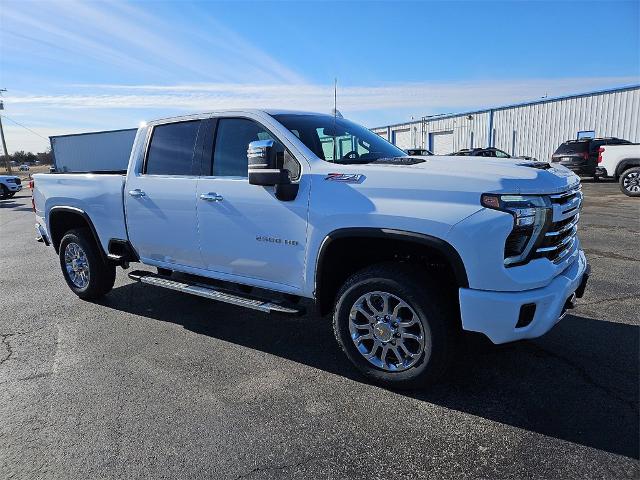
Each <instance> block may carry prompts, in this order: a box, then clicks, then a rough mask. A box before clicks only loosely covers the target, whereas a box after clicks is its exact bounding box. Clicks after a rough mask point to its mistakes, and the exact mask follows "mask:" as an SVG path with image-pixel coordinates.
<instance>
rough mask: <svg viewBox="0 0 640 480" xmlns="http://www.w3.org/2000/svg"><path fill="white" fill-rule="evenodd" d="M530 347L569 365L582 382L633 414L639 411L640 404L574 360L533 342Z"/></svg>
mask: <svg viewBox="0 0 640 480" xmlns="http://www.w3.org/2000/svg"><path fill="white" fill-rule="evenodd" d="M529 345H531V346H532V347H534V348H535V349H537V350H538V351H540V352H542V353H544V354H547V355H549V356H550V357H553V358H555V359H557V360H560V361H561V362H563V363H565V364H567V365H569V366H570V367H572V368H573V369H574V370H576V371H577V372H578V373H579V374H580V376H581V377H582V380H583V381H584V382H585V383H587V384H588V385H591V386H592V387H595V388H597V389H598V390H601V391H603V392H604V393H606V394H607V395H609V396H610V397H612V398H614V399H616V400H618V401H619V402H620V403H622V404H624V405H626V406H627V407H629V408H630V409H631V410H632V411H633V412H636V411H637V410H638V403H637V402H635V401H634V400H632V399H628V398H625V397H623V396H622V395H621V394H620V393H619V392H617V391H615V390H613V389H611V388H609V387H608V386H606V385H603V384H601V383H599V382H597V381H596V380H595V379H594V378H593V377H592V376H591V375H589V372H588V371H587V370H586V369H585V368H584V367H583V366H582V365H580V364H579V363H577V362H574V361H573V360H571V359H569V358H566V357H564V356H562V355H560V354H558V353H555V352H553V351H551V350H547V349H546V348H544V347H542V346H540V345H538V344H537V343H535V342H531V343H530V344H529Z"/></svg>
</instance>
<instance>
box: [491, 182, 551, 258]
mask: <svg viewBox="0 0 640 480" xmlns="http://www.w3.org/2000/svg"><path fill="white" fill-rule="evenodd" d="M480 203H481V204H482V206H483V207H487V208H491V209H494V210H500V211H503V212H507V213H510V214H511V215H513V230H512V231H511V233H510V234H509V236H508V237H507V241H506V242H505V245H504V264H505V266H507V267H512V266H515V265H521V264H523V263H526V262H527V261H528V260H529V254H530V253H531V251H532V250H533V247H534V245H535V244H536V241H537V240H538V239H539V238H540V233H542V231H543V230H544V228H545V225H546V222H547V218H550V216H551V201H550V200H549V198H548V197H545V196H539V195H497V194H493V193H484V194H482V196H481V197H480Z"/></svg>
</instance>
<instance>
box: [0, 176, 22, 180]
mask: <svg viewBox="0 0 640 480" xmlns="http://www.w3.org/2000/svg"><path fill="white" fill-rule="evenodd" d="M7 178H20V177H18V176H17V175H0V180H6V179H7Z"/></svg>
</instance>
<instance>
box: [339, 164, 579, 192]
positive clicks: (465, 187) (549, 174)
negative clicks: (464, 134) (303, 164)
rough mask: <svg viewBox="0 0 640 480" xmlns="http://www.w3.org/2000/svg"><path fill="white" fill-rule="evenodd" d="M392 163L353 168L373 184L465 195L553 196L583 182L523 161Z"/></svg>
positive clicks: (559, 167)
mask: <svg viewBox="0 0 640 480" xmlns="http://www.w3.org/2000/svg"><path fill="white" fill-rule="evenodd" d="M408 158H411V159H413V160H412V161H409V160H408ZM393 160H394V159H389V161H388V162H387V161H385V159H383V160H381V161H379V162H377V163H369V164H363V165H350V167H353V168H352V169H353V171H354V173H361V174H363V175H365V177H367V176H370V177H371V178H370V180H371V181H372V183H378V181H377V180H378V179H377V177H378V174H379V175H380V178H381V179H385V178H386V180H387V182H385V183H387V185H388V186H391V185H393V186H395V187H397V186H399V185H404V186H406V187H407V188H412V187H413V188H420V187H422V188H424V189H428V190H440V191H459V192H465V193H513V194H552V193H558V192H562V191H564V190H567V189H568V188H570V187H572V186H575V185H577V184H578V183H579V182H580V179H579V178H578V176H576V175H575V174H574V173H573V172H571V171H570V170H569V169H567V168H565V167H563V166H562V165H559V164H555V163H554V164H549V163H547V162H539V161H535V160H525V159H521V158H487V157H467V156H464V157H462V156H459V157H458V156H440V155H434V156H430V157H407V159H405V160H402V161H400V160H401V159H398V161H393ZM368 174H369V175H368ZM374 177H376V178H374ZM389 182H391V184H389ZM365 183H366V178H365Z"/></svg>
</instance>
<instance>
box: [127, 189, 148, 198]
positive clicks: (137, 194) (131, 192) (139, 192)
mask: <svg viewBox="0 0 640 480" xmlns="http://www.w3.org/2000/svg"><path fill="white" fill-rule="evenodd" d="M129 195H131V196H132V197H144V196H145V195H146V193H144V192H143V191H142V190H140V189H139V188H136V189H135V190H129Z"/></svg>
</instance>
